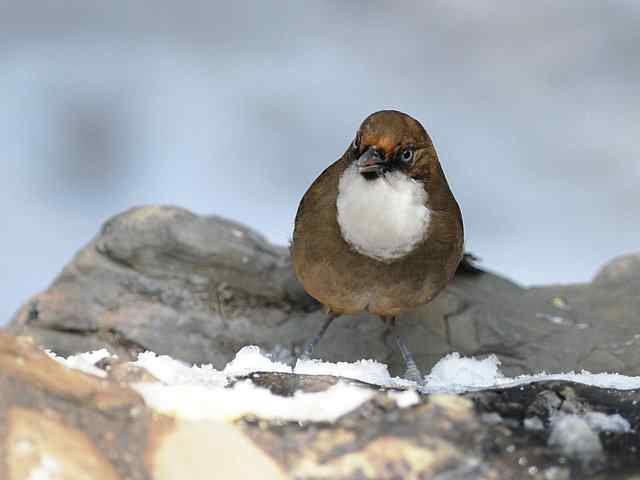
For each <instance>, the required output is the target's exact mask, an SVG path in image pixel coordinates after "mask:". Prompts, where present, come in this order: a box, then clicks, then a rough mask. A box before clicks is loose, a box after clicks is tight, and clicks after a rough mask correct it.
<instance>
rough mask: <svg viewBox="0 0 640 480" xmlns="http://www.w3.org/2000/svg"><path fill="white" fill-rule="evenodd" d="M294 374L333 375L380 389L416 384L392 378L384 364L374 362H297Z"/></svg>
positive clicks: (311, 360) (312, 360) (314, 360)
mask: <svg viewBox="0 0 640 480" xmlns="http://www.w3.org/2000/svg"><path fill="white" fill-rule="evenodd" d="M294 373H298V374H302V375H333V376H336V377H344V378H350V379H353V380H360V381H361V382H366V383H372V384H374V385H379V386H382V387H410V386H413V387H415V386H416V384H415V383H414V382H411V381H409V380H405V379H403V378H398V377H392V376H391V375H390V374H389V369H388V367H387V366H386V365H385V364H384V363H380V362H376V361H375V360H358V361H356V362H337V363H331V362H323V361H322V360H316V359H310V360H298V362H297V363H296V367H295V369H294Z"/></svg>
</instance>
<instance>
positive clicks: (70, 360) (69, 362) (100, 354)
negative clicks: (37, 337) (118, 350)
mask: <svg viewBox="0 0 640 480" xmlns="http://www.w3.org/2000/svg"><path fill="white" fill-rule="evenodd" d="M45 352H46V353H47V355H49V356H50V357H51V358H53V359H54V360H56V361H57V362H59V363H61V364H62V365H64V366H65V367H68V368H73V369H75V370H80V371H81V372H84V373H88V374H90V375H95V376H97V377H106V376H107V373H106V372H105V371H104V370H101V369H100V368H98V367H96V366H95V365H96V363H98V362H99V361H100V360H103V359H105V358H117V356H116V355H111V353H109V351H108V350H107V349H106V348H101V349H100V350H94V351H92V352H87V353H81V354H79V355H71V356H69V357H67V358H64V357H59V356H57V355H56V354H55V353H53V352H51V351H50V350H45Z"/></svg>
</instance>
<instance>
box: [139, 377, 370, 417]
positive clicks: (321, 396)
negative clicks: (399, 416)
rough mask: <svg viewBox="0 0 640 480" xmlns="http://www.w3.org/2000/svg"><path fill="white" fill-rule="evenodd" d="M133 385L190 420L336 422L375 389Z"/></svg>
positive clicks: (167, 410) (159, 405) (152, 400)
mask: <svg viewBox="0 0 640 480" xmlns="http://www.w3.org/2000/svg"><path fill="white" fill-rule="evenodd" d="M133 387H134V388H135V389H136V390H137V391H138V392H139V393H140V394H141V395H142V396H143V397H144V399H145V402H146V403H147V405H149V406H151V407H152V408H154V409H155V410H157V411H159V412H162V413H165V414H168V415H174V416H176V417H180V418H185V419H190V420H230V419H235V418H239V417H242V416H243V415H250V414H252V415H256V416H258V417H260V418H268V419H279V420H293V421H312V422H323V421H324V422H333V421H335V420H337V419H338V418H340V417H341V416H343V415H345V414H346V413H349V412H350V411H352V410H353V409H355V408H357V407H358V406H359V405H360V404H362V403H363V402H366V401H367V400H369V399H370V398H371V397H372V396H373V394H374V392H373V391H371V390H369V389H365V388H361V387H356V386H353V385H348V384H345V383H338V384H336V385H334V386H332V387H330V388H328V389H327V390H325V391H323V392H317V393H303V392H296V393H295V394H294V395H293V396H292V397H282V396H279V395H274V394H273V393H271V392H270V391H269V390H267V389H266V388H261V387H257V386H255V385H254V384H253V383H251V382H250V381H244V382H238V383H237V384H235V385H234V386H233V387H231V388H206V387H202V386H196V385H189V386H165V385H161V384H158V383H139V384H134V385H133Z"/></svg>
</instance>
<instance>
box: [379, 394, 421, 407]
mask: <svg viewBox="0 0 640 480" xmlns="http://www.w3.org/2000/svg"><path fill="white" fill-rule="evenodd" d="M387 395H389V396H390V397H391V398H393V399H394V400H395V401H396V405H398V407H399V408H407V407H412V406H413V405H417V404H418V403H420V395H418V392H416V391H415V390H403V391H401V392H397V391H393V390H392V391H390V392H389V393H388V394H387Z"/></svg>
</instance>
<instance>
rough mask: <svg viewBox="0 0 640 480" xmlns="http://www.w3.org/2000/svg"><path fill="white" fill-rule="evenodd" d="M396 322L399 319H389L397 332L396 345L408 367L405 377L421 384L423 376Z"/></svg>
mask: <svg viewBox="0 0 640 480" xmlns="http://www.w3.org/2000/svg"><path fill="white" fill-rule="evenodd" d="M396 320H397V317H391V318H390V319H389V321H390V323H391V326H392V327H393V329H394V331H395V337H396V345H398V349H399V350H400V354H401V355H402V360H404V365H405V367H406V370H405V372H404V377H405V378H406V379H407V380H411V381H412V382H416V383H417V384H421V383H422V381H423V380H422V374H421V373H420V370H419V369H418V366H417V365H416V361H415V360H414V359H413V355H411V351H409V347H407V342H405V340H404V337H403V336H402V335H401V334H400V329H399V327H398V322H397V321H396Z"/></svg>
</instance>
